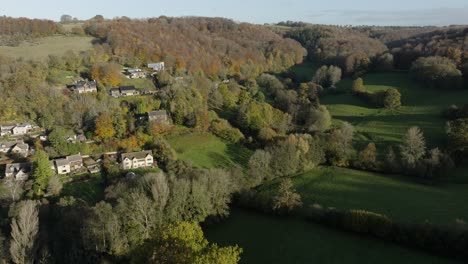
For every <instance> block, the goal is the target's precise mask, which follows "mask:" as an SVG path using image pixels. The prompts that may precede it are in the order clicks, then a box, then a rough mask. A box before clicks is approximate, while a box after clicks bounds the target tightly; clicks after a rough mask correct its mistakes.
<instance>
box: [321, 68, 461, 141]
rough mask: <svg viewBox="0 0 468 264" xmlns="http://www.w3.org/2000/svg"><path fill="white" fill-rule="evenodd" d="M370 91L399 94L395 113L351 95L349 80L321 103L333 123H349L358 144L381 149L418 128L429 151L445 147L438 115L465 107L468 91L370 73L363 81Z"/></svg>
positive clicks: (442, 121)
mask: <svg viewBox="0 0 468 264" xmlns="http://www.w3.org/2000/svg"><path fill="white" fill-rule="evenodd" d="M363 79H364V83H365V85H366V88H367V89H368V90H369V91H378V90H385V89H387V88H390V87H394V88H397V89H398V90H399V91H400V92H401V94H402V107H400V108H399V109H398V110H386V109H378V108H374V107H372V106H369V105H368V104H366V103H365V102H363V101H362V100H360V99H359V98H357V97H355V96H353V95H351V93H350V89H351V80H349V79H345V80H343V81H341V82H340V83H339V85H338V88H339V89H340V90H341V91H343V92H342V93H338V94H325V95H323V96H322V97H321V98H320V102H321V103H322V104H324V105H326V106H327V107H328V109H329V110H330V113H331V115H332V117H333V119H334V123H337V122H341V121H348V122H350V123H351V124H353V125H354V126H355V127H356V129H357V131H358V132H359V134H358V136H357V141H358V142H359V141H360V142H361V143H364V142H368V141H373V142H375V143H376V144H377V147H381V149H383V148H385V147H386V146H387V145H389V144H391V145H396V144H398V143H399V142H401V138H402V135H403V134H404V133H405V131H406V130H407V129H408V128H409V127H411V126H418V127H420V128H421V129H422V131H423V133H424V135H425V136H426V141H427V143H428V145H429V146H430V147H436V146H444V144H445V142H446V133H445V123H446V120H445V119H443V118H442V117H441V114H440V113H441V111H442V110H443V109H445V108H447V107H449V106H450V105H452V104H457V105H463V104H465V103H468V101H467V100H466V98H468V90H452V91H440V90H437V89H431V88H428V87H424V86H422V85H421V84H419V83H418V82H416V81H414V80H413V79H412V78H411V76H410V74H409V73H404V72H400V73H397V72H393V73H370V74H366V75H365V76H364V77H363Z"/></svg>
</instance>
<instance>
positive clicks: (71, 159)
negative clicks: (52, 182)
mask: <svg viewBox="0 0 468 264" xmlns="http://www.w3.org/2000/svg"><path fill="white" fill-rule="evenodd" d="M66 159H67V160H68V161H69V162H74V161H83V158H82V157H81V155H80V154H75V155H71V156H67V157H66Z"/></svg>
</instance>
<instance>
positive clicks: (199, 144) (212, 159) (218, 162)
mask: <svg viewBox="0 0 468 264" xmlns="http://www.w3.org/2000/svg"><path fill="white" fill-rule="evenodd" d="M168 141H169V143H170V144H171V146H172V148H174V150H175V151H176V152H177V155H178V157H179V158H180V159H182V160H187V161H191V162H192V163H193V165H195V166H197V167H199V168H230V167H234V166H242V167H243V166H245V165H246V164H247V162H248V160H249V158H250V156H251V155H252V151H250V150H248V149H247V148H245V147H243V146H239V145H234V144H229V143H227V142H225V141H223V140H221V139H220V138H218V137H216V136H214V135H212V134H208V133H189V134H183V135H178V136H172V137H169V138H168Z"/></svg>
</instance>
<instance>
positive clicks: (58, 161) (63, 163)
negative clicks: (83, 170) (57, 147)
mask: <svg viewBox="0 0 468 264" xmlns="http://www.w3.org/2000/svg"><path fill="white" fill-rule="evenodd" d="M67 165H70V161H69V160H67V159H56V160H55V166H57V167H59V166H67Z"/></svg>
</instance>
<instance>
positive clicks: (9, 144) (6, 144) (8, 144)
mask: <svg viewBox="0 0 468 264" xmlns="http://www.w3.org/2000/svg"><path fill="white" fill-rule="evenodd" d="M16 144H18V142H16V141H10V142H1V143H0V147H1V148H12V147H13V146H15V145H16Z"/></svg>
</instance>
